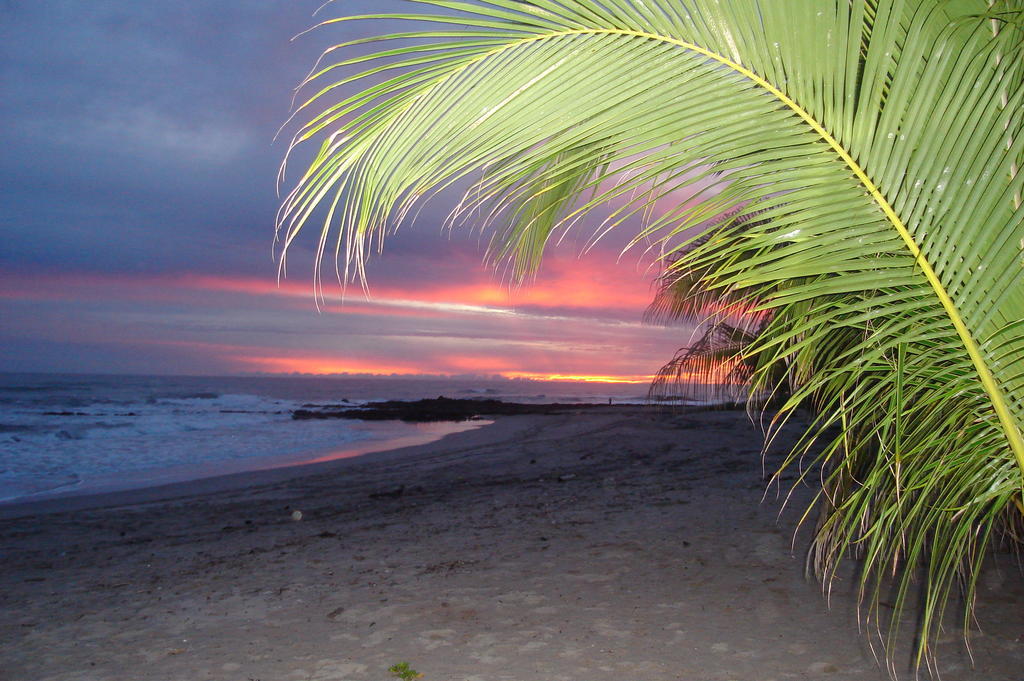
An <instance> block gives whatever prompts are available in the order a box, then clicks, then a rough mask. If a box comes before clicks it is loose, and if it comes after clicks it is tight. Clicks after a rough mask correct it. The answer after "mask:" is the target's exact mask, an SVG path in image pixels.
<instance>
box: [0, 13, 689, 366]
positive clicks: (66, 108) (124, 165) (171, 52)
mask: <svg viewBox="0 0 1024 681" xmlns="http://www.w3.org/2000/svg"><path fill="white" fill-rule="evenodd" d="M320 4H321V0H313V1H312V2H307V1H306V0H263V1H259V0H246V2H233V3H232V2H218V3H214V2H208V1H199V0H182V1H179V2H175V3H164V2H160V3H156V2H140V1H137V0H131V1H129V0H117V1H114V0H110V1H98V2H89V3H84V2H80V1H77V0H66V1H64V2H61V1H55V2H49V3H38V2H33V1H29V0H6V1H4V0H0V30H2V41H0V78H2V85H0V90H2V92H3V93H4V94H3V105H2V108H0V116H2V122H3V125H2V126H0V143H2V145H3V151H2V153H0V177H2V179H3V191H4V194H5V195H4V198H3V202H2V205H3V208H2V210H0V221H2V229H3V247H2V249H0V320H2V321H0V346H2V348H3V352H2V353H0V370H3V371H59V372H114V373H122V372H125V373H200V374H204V373H217V374H220V373H248V372H275V373H276V372H308V373H330V372H350V373H402V374H405V373H412V374H475V375H493V374H501V375H505V376H510V377H512V376H533V377H554V376H579V377H593V376H603V377H611V378H617V379H630V380H644V379H645V378H646V377H647V376H649V375H650V374H652V373H653V372H654V371H655V370H656V369H657V368H658V367H659V366H660V364H662V363H663V362H664V361H666V360H667V359H669V358H670V357H671V355H672V353H673V351H674V350H675V349H676V348H677V347H678V346H680V345H683V344H685V343H686V342H687V340H688V338H689V329H688V328H685V327H676V328H668V329H666V328H658V327H650V326H644V325H641V324H640V319H641V315H642V312H643V309H644V307H645V306H646V305H647V303H648V302H649V301H650V298H651V281H652V279H653V277H654V275H655V274H656V270H653V269H650V267H649V265H650V258H647V259H643V258H642V257H641V253H640V252H639V251H630V252H628V253H627V254H626V255H625V256H622V257H621V258H619V252H620V250H621V248H622V245H623V238H624V236H623V237H620V238H618V239H614V238H613V239H610V240H608V241H607V242H602V243H600V244H599V245H598V246H597V247H596V248H594V249H592V250H591V251H589V252H588V253H586V254H584V255H582V256H581V255H580V251H581V249H582V246H583V244H584V243H585V242H586V240H587V237H588V236H589V233H588V232H587V230H586V228H585V227H584V228H583V229H582V230H581V231H580V232H579V233H578V236H575V237H574V236H573V235H570V238H568V239H566V241H565V243H563V244H562V245H561V246H560V247H559V248H558V249H556V250H555V251H554V252H552V253H551V254H550V256H549V257H548V259H547V260H546V261H545V264H544V266H543V269H542V271H541V272H540V274H539V276H538V278H537V281H536V282H535V283H533V284H532V285H530V286H527V287H524V288H520V289H515V290H510V289H509V287H508V286H507V285H506V283H505V282H503V280H502V278H501V276H500V272H499V273H497V274H495V273H494V272H493V271H492V270H491V269H488V268H487V267H485V266H484V264H483V253H484V247H485V246H486V237H485V238H484V239H483V240H482V241H481V237H480V235H479V234H476V233H474V232H473V230H472V229H464V230H462V231H455V232H453V233H452V234H451V235H449V234H448V233H447V232H442V231H441V229H440V226H439V225H440V223H441V221H442V219H443V217H444V216H445V215H447V213H448V211H449V210H450V208H451V205H452V201H454V200H455V196H454V195H452V196H448V197H439V198H438V199H436V200H435V201H434V202H433V203H429V204H427V206H426V208H425V209H424V210H423V211H422V213H421V214H420V216H419V218H418V220H417V221H416V223H415V225H404V226H402V227H401V228H400V229H399V231H398V233H397V234H396V235H394V236H393V237H390V238H389V240H388V242H387V244H386V248H385V252H384V255H383V256H380V257H377V258H375V259H374V260H373V261H372V262H371V265H370V268H369V281H370V287H371V291H370V292H371V297H370V298H369V299H367V298H365V297H364V295H363V293H362V292H361V291H360V290H359V287H358V286H356V287H351V288H350V289H349V291H348V293H347V295H346V296H345V300H344V303H342V299H341V292H340V290H339V289H338V288H337V286H332V285H331V284H332V283H333V282H327V284H326V285H325V292H326V296H327V301H326V305H324V306H322V309H321V310H319V311H318V310H317V307H316V305H315V300H314V296H313V286H312V264H311V262H310V258H309V252H310V250H311V248H312V247H313V246H314V245H315V244H314V240H313V238H312V237H313V235H312V234H310V235H308V236H309V237H310V238H309V239H308V240H307V243H300V244H298V246H297V248H295V249H294V251H293V252H292V254H291V255H290V256H289V277H288V279H286V280H284V281H283V282H282V285H281V286H280V287H278V286H277V283H276V279H275V275H276V266H275V262H274V260H273V257H272V241H273V220H274V213H275V210H276V207H277V197H276V195H275V175H276V171H277V166H278V163H279V162H280V159H281V157H282V155H283V154H284V151H285V146H284V144H282V143H281V142H277V143H275V142H274V141H273V137H274V134H275V132H276V130H277V128H278V126H279V125H280V124H281V123H282V122H283V121H284V120H285V118H286V117H287V115H288V111H289V106H290V97H291V91H292V88H293V87H294V85H295V84H297V83H298V81H299V80H301V78H302V77H303V76H304V75H305V74H306V72H307V70H308V69H309V67H310V66H311V65H312V63H313V61H314V60H315V58H316V56H317V55H318V54H319V53H320V51H322V50H323V49H324V48H325V47H327V46H328V45H330V44H333V43H336V42H341V41H343V40H347V39H351V38H352V37H353V36H354V35H355V34H356V33H358V32H364V33H365V32H367V31H369V30H370V28H371V25H370V24H368V23H351V24H342V25H341V26H335V27H331V28H329V29H325V30H322V31H317V32H314V33H313V34H311V35H307V36H304V37H302V38H300V39H298V40H296V41H291V40H290V39H291V37H292V36H294V35H295V34H297V33H299V32H300V31H302V30H304V29H305V28H307V27H309V26H310V25H311V24H312V23H313V22H314V19H313V18H312V13H313V11H314V10H315V9H316V8H317V7H318V6H319V5H320ZM400 6H401V4H400V3H394V2H349V1H346V0H339V1H338V2H335V3H334V4H333V5H332V6H330V7H329V8H328V10H327V11H328V12H331V13H333V14H341V13H359V12H365V11H387V10H388V9H394V8H396V7H400Z"/></svg>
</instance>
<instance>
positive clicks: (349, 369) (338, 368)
mask: <svg viewBox="0 0 1024 681" xmlns="http://www.w3.org/2000/svg"><path fill="white" fill-rule="evenodd" d="M233 359H234V360H236V361H238V362H242V363H243V364H245V365H248V366H249V367H252V370H255V371H261V372H266V373H271V374H309V375H313V376H331V375H338V374H358V375H366V376H394V375H402V376H458V375H462V374H458V373H451V372H436V371H423V370H422V369H418V368H416V367H412V366H409V365H400V364H394V365H386V366H385V365H381V364H378V363H374V362H367V361H361V360H337V359H333V358H320V357H252V356H249V357H238V356H236V357H234V358H233ZM481 368H482V367H481ZM482 376H488V377H491V376H496V377H501V378H507V379H520V380H524V379H525V380H531V381H566V382H572V383H620V384H627V383H628V384H644V383H650V382H651V379H652V377H651V376H636V375H634V376H628V375H627V376H602V375H586V374H560V373H551V374H546V373H534V372H525V371H501V370H498V371H493V372H487V373H486V374H483V375H482Z"/></svg>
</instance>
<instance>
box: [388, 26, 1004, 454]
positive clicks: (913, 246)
mask: <svg viewBox="0 0 1024 681" xmlns="http://www.w3.org/2000/svg"><path fill="white" fill-rule="evenodd" d="M601 35H606V36H622V37H625V38H637V39H644V40H654V41H658V42H662V43H666V44H669V45H674V46H676V47H679V48H682V49H684V50H688V51H690V52H694V53H696V54H700V55H702V56H704V57H707V58H708V59H711V60H713V61H715V62H718V63H719V64H721V65H722V66H724V67H726V68H728V69H730V70H732V71H734V72H735V73H738V74H740V75H742V76H743V77H745V78H747V79H748V80H749V81H751V82H752V83H754V84H755V85H757V86H758V87H760V88H762V89H763V90H765V91H766V92H768V93H769V94H771V95H772V96H773V97H775V98H776V99H778V100H779V101H780V102H781V103H782V104H784V105H785V106H786V107H788V108H789V109H790V110H792V111H793V113H795V114H796V115H797V116H798V117H799V118H800V119H801V120H803V121H804V123H805V124H806V125H807V126H808V127H810V128H811V129H812V130H813V131H814V132H815V133H817V134H818V135H819V136H820V137H821V139H822V140H823V141H824V142H825V143H826V144H827V145H828V146H829V148H831V149H832V151H833V153H835V155H836V156H837V157H838V158H839V159H840V160H841V161H842V162H843V163H844V164H846V166H847V167H848V168H849V169H850V171H851V172H852V173H853V174H854V176H855V177H856V178H857V180H858V182H860V183H861V185H863V187H864V189H865V190H866V191H867V193H868V194H869V195H870V196H871V198H872V200H873V201H874V202H875V204H876V205H877V206H878V208H879V210H881V212H882V214H883V215H885V217H886V219H887V220H888V221H889V223H890V224H891V225H892V226H893V228H894V229H895V230H896V232H897V233H898V234H899V236H900V238H901V239H902V241H903V243H904V245H905V246H906V248H907V251H908V253H909V254H910V256H911V257H912V258H913V259H914V264H915V266H916V267H917V268H918V269H919V270H920V272H921V274H922V275H923V276H924V277H925V279H926V280H927V281H928V283H929V285H930V286H931V288H932V291H933V292H934V293H935V296H936V298H937V299H938V300H939V302H940V304H941V305H942V308H943V309H944V311H945V312H946V315H947V316H948V318H949V320H950V322H951V323H952V324H953V327H954V329H956V332H957V335H958V336H959V338H960V340H961V342H962V343H963V344H964V349H965V350H966V351H967V353H968V355H969V356H970V358H971V362H972V363H973V365H974V367H975V370H976V371H977V373H978V377H979V379H980V380H981V383H982V386H983V387H984V389H985V392H986V394H987V395H988V397H989V399H990V400H991V403H992V408H993V410H994V411H995V412H996V415H997V417H998V418H999V422H1000V425H1001V426H1002V429H1003V432H1004V435H1005V436H1006V439H1007V442H1008V444H1009V445H1010V448H1011V450H1012V451H1013V454H1014V457H1015V458H1016V460H1017V464H1018V467H1019V468H1020V469H1021V471H1022V472H1024V437H1022V435H1021V433H1020V431H1019V430H1018V429H1017V426H1016V424H1015V423H1014V419H1013V416H1012V414H1011V413H1010V409H1009V406H1008V404H1007V399H1006V396H1005V395H1004V394H1003V391H1002V390H1001V389H1000V387H999V385H998V384H997V382H996V380H995V377H994V376H993V374H992V370H991V368H990V367H989V366H988V363H987V362H986V360H985V358H984V356H983V355H982V352H981V348H980V346H979V344H978V342H977V341H976V340H975V338H974V335H973V334H972V333H971V331H970V329H968V328H967V324H966V322H965V321H964V318H963V316H962V315H961V314H960V311H959V309H958V308H957V306H956V303H955V302H954V301H953V299H952V298H951V296H950V295H949V292H948V291H947V290H946V287H945V286H944V285H943V283H942V281H941V280H940V279H939V276H938V274H936V272H935V269H934V268H933V267H932V264H931V262H930V261H929V260H928V259H927V258H926V257H925V254H924V253H923V251H922V250H921V247H920V246H919V245H918V243H917V242H916V241H915V239H914V237H913V235H911V233H910V231H909V230H908V229H907V227H906V224H905V223H904V221H903V220H902V219H901V218H900V216H899V215H898V214H897V213H896V210H895V209H894V208H893V206H892V204H890V203H889V201H888V200H887V199H886V198H885V196H884V195H883V193H882V191H881V189H880V188H879V187H878V186H877V185H876V184H875V183H874V181H873V180H872V179H871V177H870V176H869V175H868V173H867V171H866V170H865V169H864V168H863V167H862V166H861V165H860V164H859V163H857V161H856V160H855V159H854V158H853V156H852V155H851V154H850V152H849V151H847V150H846V148H845V147H843V145H842V144H840V142H839V141H838V140H837V139H836V138H835V137H834V136H833V135H832V134H831V133H830V132H829V131H828V130H827V129H826V128H825V126H824V125H823V124H822V123H821V122H820V121H818V120H817V119H816V118H815V117H814V116H812V115H811V114H810V113H809V112H808V111H807V110H806V109H804V108H803V107H802V106H800V104H799V103H797V102H796V101H795V100H794V99H792V98H791V97H789V96H788V95H787V94H786V93H785V92H783V91H782V90H780V89H779V88H777V87H776V86H775V85H773V84H772V83H771V82H769V81H768V80H767V79H765V78H764V77H762V76H760V75H759V74H757V73H756V72H754V71H753V70H751V69H749V68H747V67H746V66H744V65H742V64H740V63H738V62H736V61H734V60H733V59H730V58H729V57H726V56H724V55H722V54H719V53H717V52H715V51H713V50H709V49H707V48H705V47H702V46H700V45H698V44H696V43H691V42H687V41H685V40H681V39H679V38H674V37H672V36H667V35H662V34H658V33H650V32H645V31H637V30H630V29H620V28H600V27H587V28H574V29H566V30H560V31H549V32H545V33H540V34H537V35H532V36H528V37H524V38H521V39H518V40H514V41H511V42H508V43H505V44H503V45H501V46H499V47H497V48H495V49H492V50H487V51H485V52H482V53H480V54H479V55H477V56H475V57H473V58H471V59H469V60H467V61H466V62H464V63H462V64H460V65H459V66H458V67H457V68H455V69H453V70H452V71H450V72H448V73H447V74H445V75H444V76H443V77H442V78H439V79H438V80H437V81H435V82H434V83H433V84H431V86H429V87H428V88H427V89H425V90H424V91H423V92H422V93H420V95H419V96H416V97H413V98H411V99H410V100H409V101H408V102H406V104H405V106H403V107H402V109H401V110H400V111H397V112H396V114H395V117H394V118H392V120H395V118H398V117H400V116H401V113H402V112H403V111H405V110H407V109H408V108H410V107H412V106H413V105H414V103H415V102H416V101H418V100H420V98H421V97H425V96H427V95H428V94H429V93H430V92H431V91H432V90H433V89H434V88H436V87H438V86H440V85H442V84H443V83H444V82H447V81H448V80H449V79H451V78H453V77H455V76H457V75H458V74H460V73H462V72H464V71H466V70H467V69H469V68H471V67H472V66H474V65H475V64H478V63H480V62H482V61H484V60H486V59H489V58H492V57H495V56H497V55H499V54H501V53H502V52H505V51H508V50H511V49H515V48H518V47H522V46H524V45H528V44H530V43H537V42H541V41H546V40H555V39H558V38H565V37H573V36H601Z"/></svg>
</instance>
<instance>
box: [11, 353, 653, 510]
mask: <svg viewBox="0 0 1024 681" xmlns="http://www.w3.org/2000/svg"><path fill="white" fill-rule="evenodd" d="M646 389H647V386H646V385H636V384H607V383H583V382H544V381H529V380H506V379H469V378H409V377H380V378H350V377H309V376H287V377H282V376H273V377H269V376H267V377H263V376H259V377H256V376H253V377H239V376H226V377H211V376H120V375H104V376H98V375H97V376H94V375H60V374H4V373H0V503H12V502H19V501H27V500H35V499H44V498H50V497H54V496H61V495H71V494H90V493H97V492H106V491H115V490H124V489H133V488H140V487H150V486H154V485H159V484H164V483H169V482H180V481H184V480H193V479H198V478H204V477H209V476H214V475H222V474H226V473H235V472H242V471H251V470H261V469H267V468H277V467H281V466H291V465H297V464H302V463H306V462H311V461H324V460H328V459H332V458H343V457H349V456H356V455H359V454H361V453H365V452H367V451H380V450H385V449H393V448H396V447H401V446H408V445H411V444H421V443H425V442H429V441H432V440H436V439H439V438H440V437H443V436H444V435H446V434H448V433H452V432H458V431H461V430H466V429H468V428H474V427H479V426H481V425H483V424H485V423H486V422H467V423H428V424H408V423H402V422H398V421H379V422H369V421H357V420H347V419H346V420H341V419H334V420H313V421H295V420H292V418H291V413H292V411H294V410H295V409H299V408H314V409H315V408H318V407H325V406H328V405H341V406H359V405H363V404H366V403H368V402H373V401H379V400H386V399H402V400H415V399H421V398H425V397H438V396H445V397H452V398H473V397H478V398H485V397H486V398H494V399H501V400H506V401H514V402H530V403H553V402H563V403H581V402H583V403H586V402H596V403H602V404H607V403H608V402H609V401H611V402H613V403H639V402H643V401H644V399H645V395H646Z"/></svg>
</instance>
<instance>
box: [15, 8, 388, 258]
mask: <svg viewBox="0 0 1024 681" xmlns="http://www.w3.org/2000/svg"><path fill="white" fill-rule="evenodd" d="M318 4H319V3H318V2H304V1H285V0H277V1H272V0H264V1H262V2H260V1H256V0H248V1H247V2H244V3H223V2H209V1H206V2H200V1H196V0H186V1H183V2H175V3H164V2H160V3H145V2H124V1H121V2H114V1H107V2H88V3H84V2H77V1H66V2H50V3H29V2H17V3H8V6H7V8H6V9H5V11H4V12H3V14H4V16H3V19H2V21H3V36H4V41H3V44H2V46H0V50H2V52H0V64H2V66H0V69H2V71H0V78H2V83H3V91H4V92H5V100H6V101H5V104H4V108H3V119H4V124H3V126H2V128H0V143H2V145H3V149H4V153H3V154H2V156H0V158H2V160H0V177H2V178H3V182H4V186H5V193H6V197H5V202H4V203H5V206H6V207H5V208H4V210H3V215H2V218H0V219H2V220H3V229H4V232H5V236H6V244H5V247H4V249H3V253H2V256H0V257H2V263H3V264H4V265H6V266H7V267H9V268H13V269H22V268H26V267H33V268H35V267H46V266H50V267H54V268H72V269H93V268H95V269H101V270H104V271H121V270H126V271H138V270H154V269H155V270H176V269H183V268H184V269H193V270H200V271H203V270H209V269H216V270H223V269H224V268H227V269H229V270H231V271H239V272H241V271H245V272H249V273H259V272H262V273H265V274H267V275H268V276H270V275H272V274H273V265H272V263H271V262H270V257H269V253H270V246H271V238H272V232H271V226H272V221H273V215H274V211H275V209H276V204H277V199H276V197H275V194H274V180H275V173H276V169H277V164H278V163H279V161H280V158H281V156H282V154H283V153H284V144H282V143H278V144H276V145H274V144H273V143H272V140H273V136H274V133H275V132H276V130H277V128H278V126H279V125H280V124H281V123H282V122H283V121H284V119H285V118H286V116H287V113H288V107H289V104H290V101H289V100H290V94H291V90H292V88H293V86H294V85H295V84H296V83H297V82H298V81H299V80H300V79H301V78H302V77H303V76H304V75H305V73H306V71H307V69H308V68H309V66H310V65H311V64H312V63H313V61H314V59H315V57H316V56H317V55H318V54H319V53H320V51H321V50H322V49H323V48H324V47H326V46H327V45H328V44H329V43H331V42H336V41H338V40H342V39H344V37H345V36H346V35H350V34H352V32H353V31H358V30H361V29H360V28H359V27H358V26H357V25H355V24H352V25H344V26H343V27H337V28H332V30H331V31H329V32H328V31H318V32H313V33H312V34H309V35H307V36H304V37H303V38H301V39H300V40H297V41H294V42H291V41H290V40H289V39H290V38H291V37H292V36H293V35H295V34H297V33H299V32H300V31H302V30H304V29H306V28H308V27H309V26H310V25H311V24H312V23H313V22H314V19H313V18H312V12H313V10H315V9H316V7H317V6H318ZM382 6H384V5H383V4H382V3H345V11H366V10H368V9H369V8H374V9H379V8H381V7H382Z"/></svg>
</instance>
